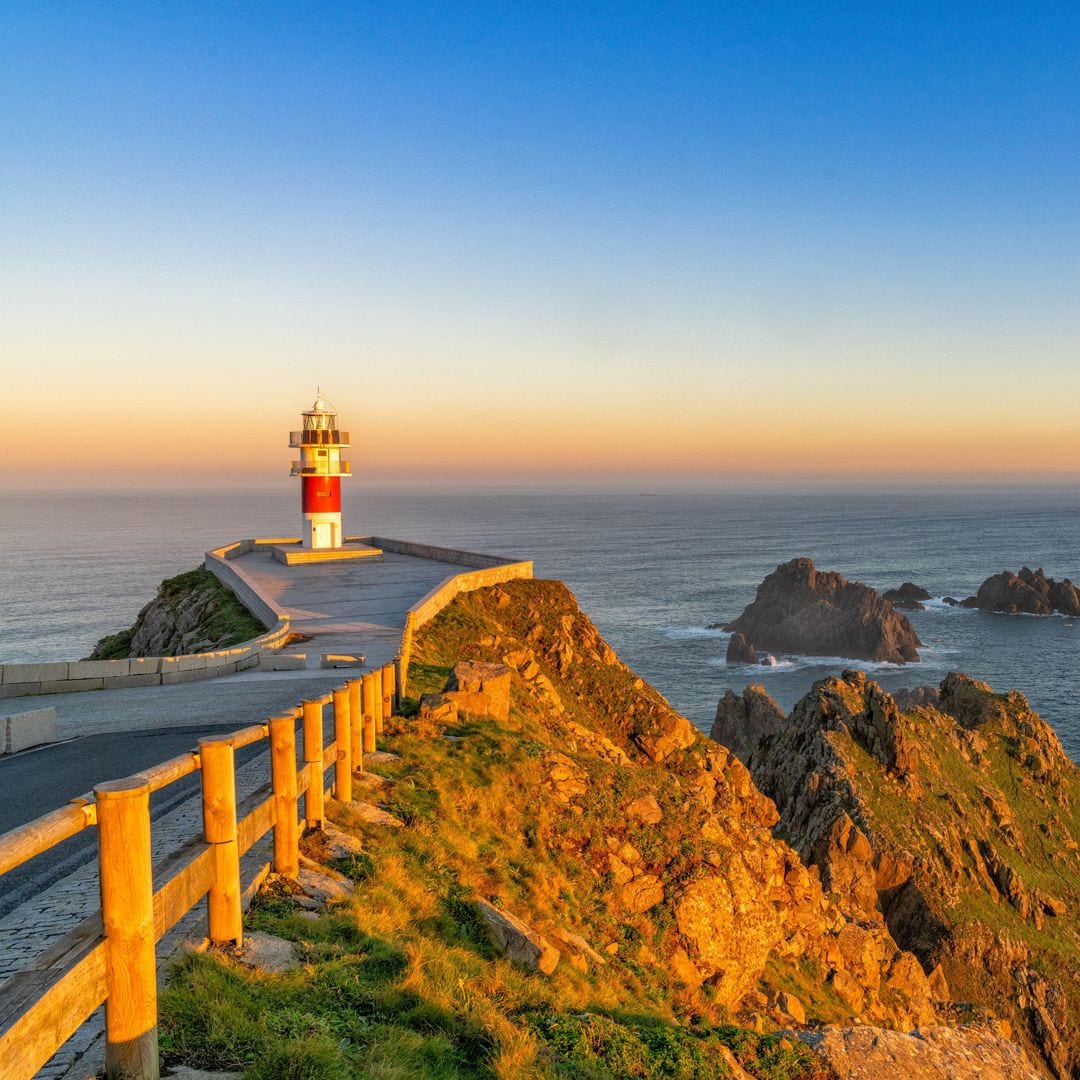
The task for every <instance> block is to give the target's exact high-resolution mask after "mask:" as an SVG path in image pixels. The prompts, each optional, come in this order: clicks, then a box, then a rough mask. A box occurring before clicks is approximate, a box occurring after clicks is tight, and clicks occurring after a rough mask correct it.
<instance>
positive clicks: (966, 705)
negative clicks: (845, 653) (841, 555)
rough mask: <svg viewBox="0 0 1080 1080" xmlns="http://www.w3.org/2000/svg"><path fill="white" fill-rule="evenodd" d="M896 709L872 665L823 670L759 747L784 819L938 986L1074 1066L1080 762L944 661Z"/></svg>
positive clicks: (1036, 1050)
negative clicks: (909, 702)
mask: <svg viewBox="0 0 1080 1080" xmlns="http://www.w3.org/2000/svg"><path fill="white" fill-rule="evenodd" d="M917 698H921V699H922V702H924V703H920V704H916V705H914V707H913V708H912V709H911V711H909V712H903V711H901V709H900V708H899V707H898V706H897V703H896V701H895V700H894V699H893V698H892V696H891V695H889V694H887V693H885V692H884V691H883V690H882V689H881V688H880V687H878V686H877V685H876V684H875V683H874V682H872V681H870V680H869V679H867V677H866V675H865V674H863V673H861V672H856V671H846V672H844V673H843V674H842V675H841V676H840V677H838V678H829V679H823V680H821V681H820V682H818V683H816V684H815V685H814V688H813V690H812V691H811V692H810V693H809V694H807V695H806V697H804V698H803V699H802V700H801V701H800V702H799V703H798V704H797V705H796V706H795V708H794V709H793V710H792V712H791V715H790V717H789V718H788V720H787V723H786V724H785V725H783V726H782V727H781V728H780V729H779V730H778V731H777V732H775V733H774V734H771V735H766V736H764V737H763V738H762V739H760V740H759V741H758V743H757V745H756V747H755V748H754V749H753V751H752V753H751V755H750V759H749V761H750V769H751V772H752V775H753V777H754V780H755V783H756V784H757V785H758V786H759V787H760V788H761V790H762V791H764V792H765V793H766V794H768V795H769V796H771V797H772V798H773V799H774V800H775V802H776V807H777V810H778V811H779V813H780V817H781V828H782V830H783V835H784V837H785V838H786V839H788V840H789V842H790V843H792V844H793V845H794V846H795V848H796V849H797V850H798V852H799V854H800V855H801V856H802V858H803V860H804V862H806V863H807V865H809V866H812V867H813V868H815V869H816V870H817V871H818V873H819V874H820V875H821V882H822V887H823V889H824V890H825V891H826V893H827V894H829V895H830V896H833V897H834V898H835V899H836V902H837V903H839V904H840V905H841V906H842V907H843V908H844V909H845V910H847V911H851V912H852V913H858V914H857V915H856V918H857V919H858V920H860V922H861V924H862V925H865V926H879V927H885V928H887V929H888V931H889V932H890V934H891V935H892V937H893V939H894V940H895V941H896V942H897V944H898V945H899V946H900V947H902V948H904V949H907V950H910V951H911V952H913V953H914V954H915V955H916V956H918V958H919V961H920V964H921V970H923V971H926V972H927V973H929V981H930V985H931V986H932V987H934V991H935V993H936V994H938V995H939V996H944V997H948V998H949V999H951V1000H953V1001H957V1002H970V1003H974V1005H976V1006H978V1007H980V1008H983V1009H985V1010H987V1011H988V1014H990V1015H993V1016H997V1017H999V1018H1001V1019H1003V1020H1004V1021H1007V1026H1008V1028H1009V1029H1010V1030H1011V1031H1012V1033H1013V1035H1014V1037H1016V1038H1017V1039H1019V1040H1020V1042H1021V1043H1022V1044H1024V1045H1026V1046H1027V1047H1028V1049H1029V1050H1030V1051H1031V1052H1032V1053H1033V1054H1034V1055H1037V1057H1038V1058H1039V1060H1040V1061H1041V1062H1042V1064H1043V1066H1044V1067H1045V1068H1046V1070H1047V1071H1048V1072H1049V1074H1050V1075H1052V1076H1054V1077H1056V1078H1059V1080H1066V1078H1073V1077H1075V1076H1077V1075H1080V984H1078V983H1077V981H1076V978H1075V972H1076V971H1077V969H1078V968H1080V937H1078V935H1077V932H1076V913H1077V911H1080V844H1078V841H1080V769H1078V768H1077V766H1076V765H1075V764H1074V763H1073V762H1072V761H1071V760H1070V759H1069V758H1068V757H1067V755H1066V754H1065V752H1064V750H1063V749H1062V747H1061V744H1060V742H1059V741H1058V738H1057V736H1056V734H1055V733H1054V732H1053V730H1052V729H1051V728H1050V727H1049V726H1048V725H1047V724H1046V723H1044V722H1043V721H1042V720H1041V719H1040V718H1039V716H1038V715H1037V714H1036V713H1034V712H1033V711H1032V710H1031V708H1030V707H1029V705H1028V703H1027V701H1026V700H1025V698H1024V696H1023V695H1022V694H1019V693H1016V692H1012V693H1008V694H995V693H994V692H993V691H992V690H991V689H990V687H989V686H987V685H986V684H984V683H980V682H976V681H975V680H973V679H970V678H968V677H967V676H964V675H960V674H951V675H949V676H947V677H946V679H945V680H944V681H943V682H942V684H941V688H940V691H939V695H938V697H937V700H936V701H935V700H934V695H931V694H922V695H918V696H917Z"/></svg>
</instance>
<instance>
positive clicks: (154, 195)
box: [0, 3, 1080, 480]
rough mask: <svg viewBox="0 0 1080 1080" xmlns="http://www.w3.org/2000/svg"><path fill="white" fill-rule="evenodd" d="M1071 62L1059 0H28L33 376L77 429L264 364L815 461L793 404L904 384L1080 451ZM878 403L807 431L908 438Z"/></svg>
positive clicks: (280, 395)
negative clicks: (90, 0) (866, 0)
mask: <svg viewBox="0 0 1080 1080" xmlns="http://www.w3.org/2000/svg"><path fill="white" fill-rule="evenodd" d="M1078 61H1080V8H1077V7H1076V6H1075V5H1064V4H1061V5H1058V4H1025V5H1009V4H1000V3H995V4H979V5H975V4H970V5H948V6H946V5H940V4H934V5H917V4H904V5H898V4H889V5H884V4H881V5H874V4H863V5H840V4H809V3H802V4H769V3H760V4H715V5H700V4H659V3H657V4H634V3H622V4H590V5H581V4H575V5H557V4H490V5H480V4H455V5H449V4H447V5H442V4H371V5H345V4H336V5H335V4H262V5H257V4H220V3H218V4H199V3H191V4H175V5H169V4H155V5H144V4H108V5H105V4H69V3H52V4H23V3H10V4H7V5H4V7H3V9H2V10H0V106H2V110H3V111H2V128H0V133H2V139H0V187H2V190H3V192H4V199H3V203H4V206H3V208H2V210H0V316H2V319H0V323H2V327H0V355H2V356H3V357H4V364H5V367H10V369H11V371H12V372H13V373H14V377H13V378H11V379H9V383H8V385H9V389H10V392H12V393H20V394H34V393H39V392H42V391H45V390H48V392H49V393H50V394H52V395H53V396H54V400H55V401H56V403H57V408H58V409H59V410H60V412H61V413H62V414H63V415H64V416H65V417H68V418H69V419H70V425H69V426H70V427H71V429H72V431H73V432H75V434H73V435H72V441H71V444H70V446H68V447H67V449H68V450H69V452H70V453H73V454H75V455H79V454H80V452H81V451H80V448H86V450H88V449H89V448H92V447H94V446H95V445H96V444H95V442H94V437H93V425H92V424H90V423H88V422H87V421H86V416H85V412H86V407H87V405H88V404H95V405H98V406H99V407H100V409H101V410H102V415H103V416H107V417H110V418H111V417H113V416H114V415H115V414H116V413H117V412H118V411H124V410H126V411H128V412H130V410H131V409H132V408H135V407H138V408H141V409H145V410H147V411H148V412H149V413H152V414H153V415H154V416H155V417H156V418H157V420H158V425H157V426H158V429H159V430H160V429H161V425H162V424H164V426H165V427H164V429H165V430H166V431H168V430H173V429H175V430H176V431H177V432H178V433H179V432H180V431H181V430H182V429H189V428H190V425H192V424H193V423H202V422H203V421H205V420H207V412H208V410H209V414H210V415H209V418H210V419H211V420H213V418H214V417H217V416H219V412H217V411H215V410H217V409H219V408H224V406H219V405H218V404H216V403H214V402H211V403H210V404H209V405H208V404H207V399H206V393H205V391H206V387H207V385H209V384H212V385H215V386H218V387H220V388H221V390H222V395H223V398H225V399H227V400H230V401H235V400H236V397H237V396H238V395H241V394H243V395H252V394H253V387H252V380H253V379H255V378H257V379H258V380H259V383H260V390H259V394H258V400H259V401H260V402H264V404H265V410H266V415H267V417H273V418H274V419H273V423H274V424H277V423H278V421H277V419H276V418H277V416H278V415H279V414H280V415H285V414H289V415H291V413H292V412H295V411H298V408H299V407H300V406H301V405H303V404H304V399H306V398H307V397H308V396H310V387H309V384H310V383H312V382H313V381H320V382H322V383H323V384H324V386H326V387H329V388H331V389H330V390H328V392H333V393H335V394H336V395H337V397H338V399H339V407H340V408H342V410H343V412H344V411H346V409H348V410H351V411H352V413H353V414H354V415H357V414H360V415H362V414H363V413H364V410H365V409H366V408H367V405H366V403H367V402H368V401H369V400H370V399H371V398H372V397H373V396H374V397H380V396H381V397H384V398H397V399H398V400H402V401H405V400H407V401H409V402H410V403H411V405H412V406H413V408H414V409H415V410H416V415H417V416H418V417H421V418H424V419H425V420H426V419H428V418H431V417H434V416H437V415H438V413H439V411H440V409H443V408H445V407H446V406H447V404H449V405H450V406H451V407H452V408H458V409H460V408H462V407H464V406H465V405H467V403H469V402H473V401H475V400H476V397H477V395H478V394H483V395H485V396H487V397H488V398H489V399H490V400H491V401H492V402H493V410H498V411H500V412H501V413H503V414H505V413H507V412H513V411H514V410H515V409H517V410H518V411H519V413H520V415H519V416H518V417H517V418H516V420H515V422H514V423H513V424H511V423H509V422H506V423H504V425H503V427H501V428H499V429H498V432H497V435H498V438H497V439H496V440H495V441H496V442H497V444H498V447H497V453H496V452H490V448H489V453H488V454H487V456H485V452H484V446H483V445H482V443H480V442H477V440H475V439H474V440H473V441H472V442H470V441H469V439H468V438H465V439H464V443H465V445H464V446H463V447H461V448H460V453H458V455H457V457H455V450H454V448H452V447H444V448H443V449H442V452H441V455H440V459H441V460H440V462H432V463H431V466H432V468H433V469H436V471H437V469H438V468H439V467H442V465H443V464H446V463H447V462H449V464H450V465H454V467H456V468H459V469H460V470H463V471H466V472H468V471H470V470H474V471H475V470H479V471H484V469H485V468H486V467H487V465H488V464H491V463H492V461H491V459H493V458H495V457H496V456H499V455H501V456H502V457H503V458H505V460H506V461H508V462H511V466H512V467H513V468H516V467H517V466H518V465H522V466H527V467H528V468H530V469H539V468H543V467H544V462H545V461H546V462H548V463H549V464H552V468H553V469H554V470H555V471H559V470H560V469H564V468H565V469H573V468H577V467H579V468H580V469H582V470H585V471H588V470H589V469H592V468H595V469H596V470H598V471H600V472H605V471H610V470H612V469H618V468H620V467H621V466H620V463H623V465H625V466H626V467H628V468H631V469H640V468H642V467H643V464H644V463H646V462H648V461H649V460H656V461H658V462H662V463H663V467H664V468H665V469H668V468H670V469H671V470H675V471H678V470H679V469H680V468H681V469H684V470H685V471H689V472H706V473H708V472H710V470H713V471H718V472H724V471H725V470H728V471H736V472H738V471H742V472H746V471H748V470H749V471H753V470H754V468H755V467H756V466H755V464H754V463H755V462H759V463H764V464H762V465H761V468H763V469H765V471H769V470H772V471H781V472H782V471H784V469H785V467H786V466H785V461H787V462H788V464H789V465H790V467H792V468H796V471H797V469H798V467H801V466H802V465H803V464H805V463H804V462H796V461H793V460H791V459H790V457H788V458H785V456H784V455H785V454H788V453H790V451H789V450H784V447H786V446H787V443H785V441H784V439H782V438H781V439H779V442H777V441H776V440H775V439H774V440H773V442H772V443H770V444H769V445H766V444H765V443H763V442H760V432H761V430H762V426H763V424H768V425H773V426H775V428H777V429H780V428H784V429H785V430H787V431H788V434H789V435H790V429H791V427H792V426H793V425H796V424H799V423H801V422H804V421H805V417H806V415H807V413H808V412H809V413H811V414H814V415H818V416H821V415H833V416H834V418H835V417H843V416H845V415H851V414H852V413H856V412H861V411H862V410H865V409H868V408H871V407H876V408H879V409H881V410H883V411H885V412H890V411H891V412H894V413H896V412H898V413H899V414H901V415H904V416H907V417H908V418H909V419H911V420H913V421H915V429H914V430H913V435H912V437H913V438H915V439H917V440H922V441H923V442H922V445H923V446H924V449H925V451H926V452H925V455H924V456H925V460H923V458H920V459H919V463H918V464H917V466H915V467H914V471H915V472H916V473H918V472H925V471H933V469H934V468H935V464H934V463H935V462H938V463H939V466H940V470H941V471H943V472H955V473H958V474H959V473H964V474H968V473H971V474H974V473H980V474H986V473H987V471H989V472H991V473H992V472H993V471H995V470H997V469H1000V468H1001V467H1002V465H1001V462H999V461H998V459H997V458H995V456H994V451H993V440H992V439H991V434H992V433H996V437H997V439H998V442H1000V441H1001V439H1004V442H1005V443H1006V444H1007V445H1008V447H1009V449H1008V454H1007V458H1008V460H1009V461H1016V462H1019V464H1020V466H1022V467H1023V468H1026V469H1030V470H1032V471H1034V472H1036V473H1040V474H1045V473H1049V472H1066V473H1071V474H1075V473H1077V472H1080V437H1078V436H1077V433H1076V431H1075V430H1074V429H1073V426H1071V425H1070V417H1071V403H1070V401H1069V399H1070V397H1071V396H1074V395H1075V394H1076V392H1077V390H1080V376H1078V375H1077V374H1076V369H1077V367H1078V366H1080V365H1077V363H1076V357H1077V344H1078V341H1080V315H1078V314H1077V313H1078V312H1080V304H1078V303H1077V291H1078V286H1080V266H1078V261H1080V255H1078V252H1080V246H1078V243H1077V240H1078V235H1077V233H1078V228H1077V226H1078V224H1080V222H1078V215H1080V210H1078V205H1080V202H1078V199H1077V191H1078V182H1077V178H1078V176H1080V160H1078V159H1080V140H1078V138H1077V117H1078V116H1080V100H1078V97H1080V63H1078ZM162 375H167V376H168V377H167V378H162ZM1017 381H1020V382H1021V383H1022V384H1023V385H1024V387H1025V392H1027V393H1031V394H1034V395H1036V396H1038V395H1043V396H1044V398H1045V399H1046V400H1043V401H1042V402H1041V403H1039V405H1038V407H1037V408H1035V407H1033V408H1032V409H1031V410H1030V411H1029V413H1028V415H1027V416H1026V417H1019V416H1018V415H1017V412H1016V403H1015V400H1014V394H1013V393H1012V392H1011V391H1009V390H1008V387H1009V386H1010V385H1012V384H1015V383H1016V382H1017ZM530 402H531V403H534V405H535V408H536V410H538V411H541V412H545V413H546V414H547V416H548V422H547V423H546V424H540V423H539V422H538V421H534V420H530V417H529V412H530V409H529V408H528V403H530ZM1033 405H1034V403H1033ZM254 411H255V413H257V414H260V413H261V411H262V410H261V408H260V407H259V406H257V407H256V408H255V410H254ZM973 412H974V413H975V414H977V415H978V416H981V417H982V418H983V419H984V420H985V421H986V423H985V425H983V427H982V428H981V429H980V426H979V425H978V424H976V423H975V422H974V421H973V418H972V415H971V414H972V413H973ZM552 416H554V420H552V419H551V418H552ZM261 419H262V416H261V415H256V416H253V417H251V418H249V422H248V424H247V427H245V429H244V448H247V447H249V446H252V445H253V446H254V450H252V451H251V452H252V454H253V455H254V456H253V458H252V461H253V462H254V461H255V460H256V458H258V459H259V460H261V459H262V457H261V456H262V455H264V454H266V453H269V448H270V446H273V445H276V442H275V440H277V441H280V439H279V437H278V434H277V428H276V427H273V428H272V431H271V430H270V428H271V427H272V425H271V424H270V423H269V420H267V422H266V423H267V429H268V432H269V434H268V436H267V440H266V441H265V442H264V441H261V440H262V438H263V437H262V436H261V435H260V434H258V433H257V432H256V429H255V421H256V420H261ZM1021 421H1023V422H1021ZM373 423H374V425H375V430H376V431H380V432H382V434H384V435H385V434H387V433H388V431H389V429H386V430H385V431H384V430H383V428H381V427H380V426H379V425H380V424H381V423H382V421H379V420H373ZM710 424H712V425H714V427H715V430H713V431H712V432H711V434H710V435H709V437H708V438H705V429H707V428H708V427H709V426H710ZM1025 424H1027V425H1028V426H1026V427H1025ZM170 425H172V427H170ZM920 425H922V426H920ZM946 425H958V426H957V427H956V428H955V430H954V431H953V434H952V435H950V436H949V438H948V439H946V440H945V441H942V439H943V438H944V437H943V436H942V435H941V434H940V432H941V430H942V428H943V426H946ZM965 425H967V426H965ZM279 426H280V425H279ZM552 428H554V429H555V431H556V434H557V436H558V441H559V444H560V445H565V444H566V443H567V442H568V441H569V443H570V445H572V446H573V447H574V448H575V449H574V450H573V452H567V453H566V454H563V455H562V456H561V457H560V456H559V454H556V453H554V451H553V447H552V445H551V444H550V442H548V441H545V439H546V436H545V432H547V431H549V430H550V429H552ZM680 428H693V430H695V431H697V432H699V433H700V434H701V438H698V439H697V440H696V441H695V440H692V439H689V438H687V437H681V441H680V439H675V440H672V439H670V438H665V432H668V433H670V432H671V431H672V430H673V429H680ZM969 428H970V430H969ZM504 429H505V430H504ZM515 430H517V431H521V432H523V433H525V435H527V438H524V439H523V440H521V441H522V442H523V444H524V445H517V442H518V440H515V439H514V438H513V434H512V433H513V432H514V431H515ZM873 430H874V428H873V425H869V426H868V425H867V423H866V421H865V420H860V421H859V422H857V423H855V424H854V425H853V427H852V430H851V434H850V440H849V441H848V443H847V444H842V440H841V442H837V441H836V439H831V441H830V440H818V441H817V442H814V440H813V439H811V440H809V444H808V445H807V451H806V452H807V454H808V455H809V457H808V461H809V462H810V464H812V465H813V466H814V468H816V469H817V470H818V471H821V472H830V471H832V472H844V471H845V470H847V469H852V470H854V471H859V470H860V468H861V465H860V463H866V462H867V461H868V462H869V464H868V465H867V467H868V468H870V469H877V470H881V471H884V472H897V471H903V469H904V455H902V454H894V455H892V456H890V455H889V454H888V453H886V452H885V448H884V447H881V448H879V449H880V453H877V454H875V455H871V456H870V459H867V458H866V454H865V446H866V440H867V438H868V436H870V435H872V433H873ZM755 433H758V434H757V435H755ZM935 433H937V434H935ZM684 434H685V433H684ZM961 435H963V438H961V437H960V436H961ZM755 438H758V439H759V442H754V441H753V440H754V439H755ZM80 440H81V441H80ZM935 440H936V441H935ZM965 440H966V441H965ZM980 440H981V441H980ZM473 443H476V445H473ZM673 443H675V444H677V445H674V446H673ZM684 444H685V445H684ZM810 444H812V445H810ZM737 446H742V447H743V448H744V449H745V451H746V452H745V453H743V454H742V455H741V456H740V453H739V452H736V449H735V448H736V447H737ZM777 446H779V447H780V450H777ZM529 447H532V448H533V449H534V450H535V453H534V454H533V457H532V458H530V456H529V453H527V452H526V451H527V450H528V448H529ZM1033 448H1034V449H1033ZM368 449H369V452H370V454H371V455H373V456H372V461H373V463H374V462H378V461H380V460H382V459H379V458H378V452H377V451H376V448H375V447H374V445H373V446H371V447H369V448H368ZM781 451H783V452H781ZM1028 451H1030V453H1029V454H1028V457H1030V458H1031V460H1030V461H1029V460H1028V458H1027V457H1024V454H1025V453H1028ZM244 452H247V450H246V449H245V450H244ZM515 455H516V456H515ZM665 455H666V456H665ZM999 456H1000V455H999ZM909 457H910V455H909ZM563 458H566V460H563ZM668 458H671V460H670V461H668V460H667V459H668ZM9 460H12V459H11V458H10V455H9ZM410 461H411V465H410V467H413V466H416V467H422V466H423V465H424V462H423V459H422V458H421V457H416V459H415V461H413V460H412V459H410ZM1055 462H1056V463H1057V467H1055ZM455 463H456V464H455ZM680 463H681V464H680ZM389 464H390V462H389V458H387V459H386V461H384V462H383V466H385V467H389ZM248 467H250V468H256V466H255V465H254V464H251V463H249V464H248V465H245V468H248ZM270 467H271V468H273V467H274V463H273V462H271V463H270ZM1021 471H1022V469H1021ZM2 479H3V475H2V473H0V480H2Z"/></svg>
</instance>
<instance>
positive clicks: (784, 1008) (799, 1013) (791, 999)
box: [776, 990, 806, 1024]
mask: <svg viewBox="0 0 1080 1080" xmlns="http://www.w3.org/2000/svg"><path fill="white" fill-rule="evenodd" d="M776 1007H777V1008H778V1009H779V1010H780V1012H782V1013H783V1014H784V1015H785V1016H790V1017H791V1019H792V1020H794V1021H795V1023H796V1024H805V1023H806V1006H805V1005H803V1003H802V1002H801V1001H800V1000H799V999H798V998H797V997H796V996H795V995H794V994H789V993H788V992H787V991H786V990H781V991H780V993H779V994H777V995H776Z"/></svg>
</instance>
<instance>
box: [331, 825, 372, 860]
mask: <svg viewBox="0 0 1080 1080" xmlns="http://www.w3.org/2000/svg"><path fill="white" fill-rule="evenodd" d="M322 834H323V835H322V839H323V843H324V845H325V849H326V857H327V858H328V859H348V858H351V857H352V856H354V855H360V854H362V853H363V850H364V843H363V841H362V840H361V839H360V838H359V837H358V836H353V835H352V833H347V832H345V830H344V829H339V828H338V827H337V826H336V825H331V824H330V823H329V822H327V823H326V824H325V825H324V826H323V829H322Z"/></svg>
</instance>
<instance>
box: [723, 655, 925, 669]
mask: <svg viewBox="0 0 1080 1080" xmlns="http://www.w3.org/2000/svg"><path fill="white" fill-rule="evenodd" d="M770 659H771V663H757V664H729V663H728V662H727V661H726V660H725V659H724V658H723V657H722V656H715V657H713V658H711V659H710V660H708V661H707V663H709V664H710V665H712V666H713V667H723V668H727V669H728V670H729V671H740V672H751V671H757V672H763V671H805V670H807V669H809V668H822V669H824V670H830V671H831V670H835V669H837V668H839V669H840V670H843V669H845V668H853V669H854V670H856V671H866V672H871V671H903V670H904V669H905V668H912V667H916V666H917V663H916V664H894V663H892V662H891V661H889V660H853V659H852V658H851V657H849V656H772V657H771V658H770Z"/></svg>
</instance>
